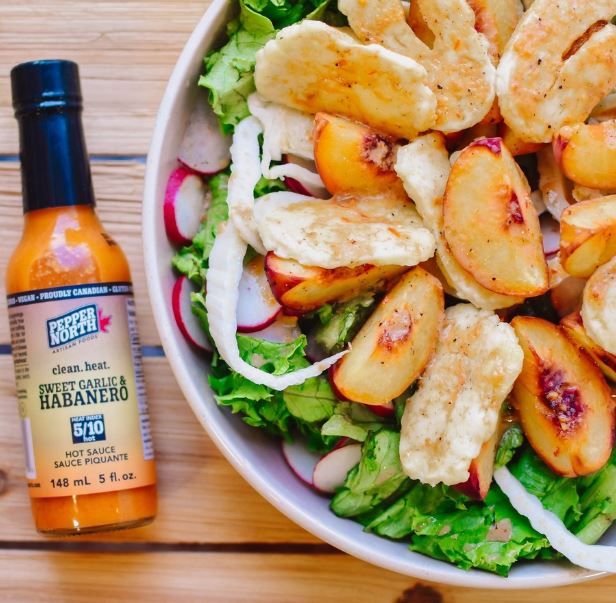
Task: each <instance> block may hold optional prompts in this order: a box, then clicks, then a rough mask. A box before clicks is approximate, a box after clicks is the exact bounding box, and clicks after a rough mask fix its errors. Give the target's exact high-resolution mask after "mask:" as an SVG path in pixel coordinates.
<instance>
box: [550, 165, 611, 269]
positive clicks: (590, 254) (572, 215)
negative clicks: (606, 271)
mask: <svg viewBox="0 0 616 603" xmlns="http://www.w3.org/2000/svg"><path fill="white" fill-rule="evenodd" d="M615 167H616V166H615ZM614 255H616V195H610V196H608V197H600V198H598V199H591V200H589V201H582V202H581V203H576V204H575V205H572V206H571V207H569V208H568V209H566V210H565V211H564V212H563V214H562V216H561V219H560V261H561V263H562V265H563V268H564V269H565V270H566V271H567V272H568V273H569V274H571V275H572V276H577V277H580V278H588V277H589V276H591V275H592V274H593V272H594V271H595V270H596V269H597V268H598V267H599V266H601V265H602V264H605V262H608V261H609V260H610V259H612V257H613V256H614Z"/></svg>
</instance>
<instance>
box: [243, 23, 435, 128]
mask: <svg viewBox="0 0 616 603" xmlns="http://www.w3.org/2000/svg"><path fill="white" fill-rule="evenodd" d="M426 80H427V73H426V70H425V69H424V67H422V66H421V65H420V64H419V63H417V62H416V61H414V60H413V59H410V58H408V57H405V56H401V55H399V54H396V53H395V52H391V51H390V50H387V49H386V48H383V47H381V46H377V45H376V44H372V45H368V46H364V45H363V44H361V43H359V42H358V41H357V40H355V39H354V38H353V37H351V36H349V35H348V34H346V33H343V32H342V31H339V30H337V29H335V28H334V27H330V26H329V25H326V24H325V23H321V22H320V21H310V20H306V21H302V22H301V23H298V24H295V25H291V26H289V27H286V28H285V29H283V30H281V31H280V32H279V33H278V35H277V36H276V38H274V39H273V40H270V41H269V42H268V43H267V44H266V45H265V46H264V47H263V48H262V49H261V50H259V52H258V53H257V63H256V68H255V84H256V87H257V91H258V92H259V94H261V96H263V97H264V98H266V99H268V100H271V101H274V102H278V103H282V104H284V105H287V106H288V107H292V108H293V109H297V110H299V111H305V112H307V113H317V112H319V111H324V112H326V113H337V114H340V115H346V116H348V117H351V118H353V119H356V120H358V121H361V122H363V123H365V124H367V125H369V126H372V127H373V128H374V129H376V130H379V131H381V132H385V133H387V134H391V135H392V136H396V137H398V138H407V139H411V138H414V137H415V136H416V135H417V133H418V132H421V131H423V130H427V129H429V128H431V127H432V126H433V125H434V120H435V110H436V98H435V97H434V94H433V93H432V91H431V90H430V88H429V87H428V86H427V85H426Z"/></svg>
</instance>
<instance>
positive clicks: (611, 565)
mask: <svg viewBox="0 0 616 603" xmlns="http://www.w3.org/2000/svg"><path fill="white" fill-rule="evenodd" d="M494 481H495V482H496V483H497V484H498V485H499V487H500V489H501V490H502V491H503V492H504V493H505V495H506V496H507V498H509V502H510V503H511V505H512V506H513V508H514V509H515V510H516V511H517V512H518V513H520V514H521V515H524V516H525V517H527V518H528V520H529V521H530V524H531V525H532V526H533V528H534V529H535V530H537V532H539V533H541V534H543V535H544V536H545V537H546V538H547V539H548V540H549V541H550V544H551V545H552V547H553V548H554V549H556V550H557V551H558V552H559V553H562V554H563V555H564V556H565V557H566V558H567V559H569V561H571V563H575V565H579V566H580V567H583V568H585V569H588V570H592V571H596V572H610V573H612V574H613V573H616V547H612V546H605V545H600V544H584V543H583V542H581V541H580V540H579V539H578V538H576V537H575V536H574V535H573V534H572V533H571V532H570V531H569V530H567V528H566V527H565V525H564V524H563V522H562V521H561V520H560V519H559V518H558V517H557V516H556V515H554V513H552V512H551V511H548V510H547V509H545V508H544V507H543V505H542V504H541V501H540V500H539V499H538V498H536V497H535V496H533V495H532V494H530V493H529V492H527V491H526V489H525V488H524V486H523V485H522V484H521V483H520V482H519V481H518V480H517V479H516V478H515V477H514V476H513V475H512V474H511V473H510V472H509V470H508V469H507V468H506V467H501V468H500V469H497V470H496V471H495V472H494Z"/></svg>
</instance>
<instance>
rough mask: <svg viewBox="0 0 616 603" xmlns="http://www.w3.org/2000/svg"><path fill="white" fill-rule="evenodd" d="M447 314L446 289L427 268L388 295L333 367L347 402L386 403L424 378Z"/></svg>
mask: <svg viewBox="0 0 616 603" xmlns="http://www.w3.org/2000/svg"><path fill="white" fill-rule="evenodd" d="M443 315H444V296H443V288H442V287H441V284H440V283H439V281H438V280H437V279H436V278H434V277H433V276H432V275H431V274H428V272H426V271H425V270H423V269H422V268H419V267H416V268H414V269H413V270H411V271H410V272H408V273H407V274H405V275H404V276H403V277H402V278H401V279H400V281H398V283H397V284H396V286H395V287H394V288H393V289H392V290H391V291H389V293H387V295H386V296H385V297H384V298H383V300H382V301H381V303H380V304H379V305H378V306H377V308H376V309H375V311H374V312H373V313H372V316H370V318H369V319H368V320H367V322H366V323H365V324H364V326H363V327H362V328H361V330H360V331H359V333H358V334H357V335H356V336H355V338H354V339H353V341H352V343H351V351H350V352H349V353H348V354H347V355H346V356H345V357H344V358H342V359H341V360H340V361H339V362H338V363H337V364H336V365H335V366H334V367H333V370H332V376H331V379H332V382H333V385H334V388H335V389H336V390H337V391H338V392H339V393H340V395H341V396H343V397H344V398H346V399H348V400H353V401H355V402H361V403H363V404H373V405H374V404H379V405H380V404H385V403H386V402H389V401H390V400H393V399H394V398H396V397H397V396H399V395H400V394H402V393H403V392H404V391H405V390H406V389H407V388H408V387H409V385H411V383H413V381H415V379H417V377H419V375H420V374H421V372H422V371H423V370H424V368H425V367H426V365H427V364H428V361H429V360H430V358H431V357H432V354H433V353H434V350H435V348H436V343H437V340H438V334H439V329H440V327H441V323H442V320H443Z"/></svg>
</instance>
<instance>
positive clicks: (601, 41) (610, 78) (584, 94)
mask: <svg viewBox="0 0 616 603" xmlns="http://www.w3.org/2000/svg"><path fill="white" fill-rule="evenodd" d="M615 14H616V0H595V1H593V2H588V1H587V0H559V2H555V0H535V2H533V4H532V6H531V7H530V8H529V9H528V11H527V12H526V13H525V14H524V16H523V17H522V20H521V21H520V23H519V24H518V26H517V28H516V30H515V32H514V33H513V35H512V36H511V39H510V40H509V43H508V44H507V48H506V49H505V52H504V54H503V56H502V58H501V61H500V63H499V66H498V71H497V81H496V89H497V94H498V100H499V104H500V108H501V113H502V115H503V117H504V119H505V122H506V123H507V125H508V126H509V127H510V128H511V129H512V130H513V131H514V132H515V133H516V134H517V135H518V136H520V138H522V139H524V140H527V141H530V142H550V141H551V140H552V137H553V136H554V135H555V134H556V132H558V131H559V130H560V128H562V127H563V126H566V125H572V124H576V123H580V122H583V121H585V120H586V118H587V117H588V116H589V115H590V113H591V111H592V110H593V108H594V107H595V105H597V103H598V102H599V101H601V99H603V98H604V97H605V96H606V95H607V93H608V92H610V91H611V90H612V89H613V88H614V85H615V84H616V27H615V26H614V25H612V24H611V23H610V21H611V20H612V17H613V16H614V15H615Z"/></svg>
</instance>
